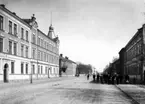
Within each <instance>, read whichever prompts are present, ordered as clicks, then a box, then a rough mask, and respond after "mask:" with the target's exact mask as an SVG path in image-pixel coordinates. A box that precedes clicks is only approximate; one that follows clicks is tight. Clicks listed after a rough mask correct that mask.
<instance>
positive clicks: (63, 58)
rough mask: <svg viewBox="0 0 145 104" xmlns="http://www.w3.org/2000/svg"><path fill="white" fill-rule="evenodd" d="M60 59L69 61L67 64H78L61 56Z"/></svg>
mask: <svg viewBox="0 0 145 104" xmlns="http://www.w3.org/2000/svg"><path fill="white" fill-rule="evenodd" d="M59 58H61V59H62V61H67V62H70V63H74V64H77V63H76V62H74V61H72V60H70V59H66V58H64V57H61V56H60V57H59Z"/></svg>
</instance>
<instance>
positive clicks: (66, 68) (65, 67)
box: [59, 54, 77, 76]
mask: <svg viewBox="0 0 145 104" xmlns="http://www.w3.org/2000/svg"><path fill="white" fill-rule="evenodd" d="M76 68H77V64H76V63H75V62H73V61H72V60H70V59H69V58H68V57H63V55H62V54H60V58H59V72H60V76H75V75H76Z"/></svg>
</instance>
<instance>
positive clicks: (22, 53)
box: [21, 45, 24, 57]
mask: <svg viewBox="0 0 145 104" xmlns="http://www.w3.org/2000/svg"><path fill="white" fill-rule="evenodd" d="M21 56H22V57H24V45H21Z"/></svg>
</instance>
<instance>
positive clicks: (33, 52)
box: [32, 49, 35, 59]
mask: <svg viewBox="0 0 145 104" xmlns="http://www.w3.org/2000/svg"><path fill="white" fill-rule="evenodd" d="M32 58H33V59H35V49H33V50H32Z"/></svg>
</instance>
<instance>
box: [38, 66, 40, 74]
mask: <svg viewBox="0 0 145 104" xmlns="http://www.w3.org/2000/svg"><path fill="white" fill-rule="evenodd" d="M38 74H40V66H38Z"/></svg>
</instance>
